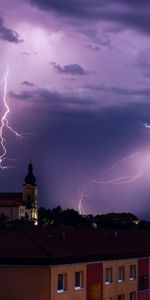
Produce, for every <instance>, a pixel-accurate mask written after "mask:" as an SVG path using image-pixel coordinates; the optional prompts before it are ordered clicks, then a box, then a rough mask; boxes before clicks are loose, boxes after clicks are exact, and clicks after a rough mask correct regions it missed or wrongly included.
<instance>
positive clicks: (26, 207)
mask: <svg viewBox="0 0 150 300" xmlns="http://www.w3.org/2000/svg"><path fill="white" fill-rule="evenodd" d="M0 214H4V215H5V216H6V217H8V220H9V221H14V220H18V219H22V218H23V219H27V220H29V221H33V222H34V224H35V225H37V224H38V192H37V184H36V177H35V176H34V174H33V166H32V163H31V161H30V163H29V166H28V173H27V175H26V176H25V178H24V184H23V191H22V192H21V193H12V192H11V193H0Z"/></svg>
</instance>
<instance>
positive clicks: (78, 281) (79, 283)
mask: <svg viewBox="0 0 150 300" xmlns="http://www.w3.org/2000/svg"><path fill="white" fill-rule="evenodd" d="M82 287H83V272H75V287H74V288H75V290H80V289H81V288H82Z"/></svg>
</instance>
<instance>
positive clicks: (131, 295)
mask: <svg viewBox="0 0 150 300" xmlns="http://www.w3.org/2000/svg"><path fill="white" fill-rule="evenodd" d="M130 300H136V292H132V293H130Z"/></svg>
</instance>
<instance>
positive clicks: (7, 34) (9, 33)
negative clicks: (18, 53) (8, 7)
mask: <svg viewBox="0 0 150 300" xmlns="http://www.w3.org/2000/svg"><path fill="white" fill-rule="evenodd" d="M0 39H1V40H4V41H8V42H10V43H15V44H18V43H21V42H23V40H21V39H20V38H19V34H18V33H17V32H16V31H14V30H12V29H9V28H7V27H5V26H4V21H3V18H2V17H0Z"/></svg>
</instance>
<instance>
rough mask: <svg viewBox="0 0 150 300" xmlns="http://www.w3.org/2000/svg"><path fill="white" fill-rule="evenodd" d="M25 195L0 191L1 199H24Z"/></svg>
mask: <svg viewBox="0 0 150 300" xmlns="http://www.w3.org/2000/svg"><path fill="white" fill-rule="evenodd" d="M22 198H23V195H22V193H0V201H1V200H10V199H11V200H16V201H22Z"/></svg>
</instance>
